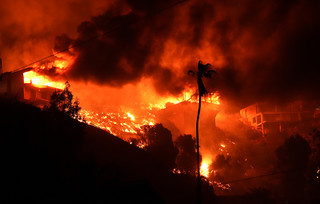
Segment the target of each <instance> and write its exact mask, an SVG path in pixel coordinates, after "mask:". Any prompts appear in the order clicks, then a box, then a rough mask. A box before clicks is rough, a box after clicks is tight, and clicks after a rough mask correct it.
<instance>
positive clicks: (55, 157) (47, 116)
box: [0, 99, 215, 203]
mask: <svg viewBox="0 0 320 204" xmlns="http://www.w3.org/2000/svg"><path fill="white" fill-rule="evenodd" d="M0 112H1V114H0V124H1V125H0V127H1V148H0V149H1V151H2V152H1V187H2V188H1V189H2V191H1V203H18V202H31V203H194V202H195V189H196V179H195V178H194V177H193V176H191V175H187V174H181V175H178V174H173V173H172V172H171V171H168V167H167V166H166V164H163V162H162V161H164V159H165V158H163V159H162V160H161V158H160V159H159V158H158V159H157V157H158V156H159V155H160V154H161V153H160V152H161V150H160V149H161V148H162V147H161V145H168V143H166V142H164V143H162V142H160V143H159V144H157V143H158V142H156V141H157V139H158V136H157V134H158V132H157V129H160V130H161V131H162V132H161V131H160V133H163V134H166V135H167V137H168V139H170V134H169V133H170V132H167V130H166V129H164V128H163V127H162V126H161V125H158V126H155V127H151V128H150V129H149V134H150V137H149V139H150V143H154V145H150V147H149V148H150V152H149V151H145V150H142V149H139V148H137V147H135V146H133V145H130V144H128V143H127V142H125V141H123V140H121V139H119V138H117V137H114V136H113V135H110V134H108V133H107V132H105V131H103V130H100V129H98V128H95V127H92V126H89V125H87V124H85V123H80V122H78V121H77V120H75V119H73V118H71V117H69V116H68V115H66V114H65V113H63V112H60V111H48V110H40V109H39V108H37V107H34V106H31V105H28V104H23V103H20V102H17V101H15V100H11V99H1V100H0ZM171 142H172V141H171ZM169 145H171V148H172V150H170V151H168V157H172V155H173V156H176V155H177V149H176V148H175V147H174V146H173V144H171V143H169ZM171 154H172V155H171ZM169 161H170V163H169V165H172V162H173V161H172V160H169ZM202 185H203V187H202V189H203V190H202V196H203V201H204V203H206V202H207V203H212V202H214V199H215V196H214V192H213V188H212V187H211V186H210V185H209V184H208V183H207V182H205V181H203V183H202Z"/></svg>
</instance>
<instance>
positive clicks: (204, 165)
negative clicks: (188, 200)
mask: <svg viewBox="0 0 320 204" xmlns="http://www.w3.org/2000/svg"><path fill="white" fill-rule="evenodd" d="M209 164H210V160H209V159H203V160H202V162H201V166H200V174H201V176H204V177H206V178H208V177H209V174H210V169H209Z"/></svg>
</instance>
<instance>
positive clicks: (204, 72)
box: [188, 61, 216, 202]
mask: <svg viewBox="0 0 320 204" xmlns="http://www.w3.org/2000/svg"><path fill="white" fill-rule="evenodd" d="M209 67H211V65H210V64H206V65H204V64H202V62H201V61H199V62H198V71H197V82H198V91H199V107H198V114H197V123H196V138H197V173H198V175H197V176H198V186H199V188H200V182H201V177H200V152H199V117H200V111H201V96H203V95H204V94H206V93H207V90H206V88H205V86H204V84H203V81H202V78H203V77H206V78H209V77H211V73H216V72H215V71H214V70H210V69H209ZM188 74H193V75H194V74H195V72H194V71H192V70H189V72H188ZM199 191H200V190H199ZM198 196H200V192H198ZM199 199H200V198H199ZM198 202H201V201H200V200H198Z"/></svg>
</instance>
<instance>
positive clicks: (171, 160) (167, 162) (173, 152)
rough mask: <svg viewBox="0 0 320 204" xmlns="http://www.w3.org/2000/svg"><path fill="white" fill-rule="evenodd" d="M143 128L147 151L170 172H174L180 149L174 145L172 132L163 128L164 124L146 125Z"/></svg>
mask: <svg viewBox="0 0 320 204" xmlns="http://www.w3.org/2000/svg"><path fill="white" fill-rule="evenodd" d="M142 128H143V131H144V137H145V140H146V143H147V147H146V150H147V151H149V152H150V153H151V154H152V155H153V156H154V157H155V158H157V159H158V160H159V161H160V162H161V163H162V164H163V165H164V166H165V167H166V168H167V169H168V170H172V169H173V168H174V166H175V161H176V157H177V154H178V149H177V147H175V146H174V144H173V141H172V134H171V132H170V130H168V129H167V128H165V127H163V126H162V124H156V125H154V126H150V125H146V126H143V127H142Z"/></svg>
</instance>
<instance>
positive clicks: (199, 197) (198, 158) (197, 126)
mask: <svg viewBox="0 0 320 204" xmlns="http://www.w3.org/2000/svg"><path fill="white" fill-rule="evenodd" d="M199 91H200V90H199ZM200 110H201V94H200V93H199V107H198V115H197V124H196V137H197V203H199V204H200V203H201V177H200V151H199V118H200Z"/></svg>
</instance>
